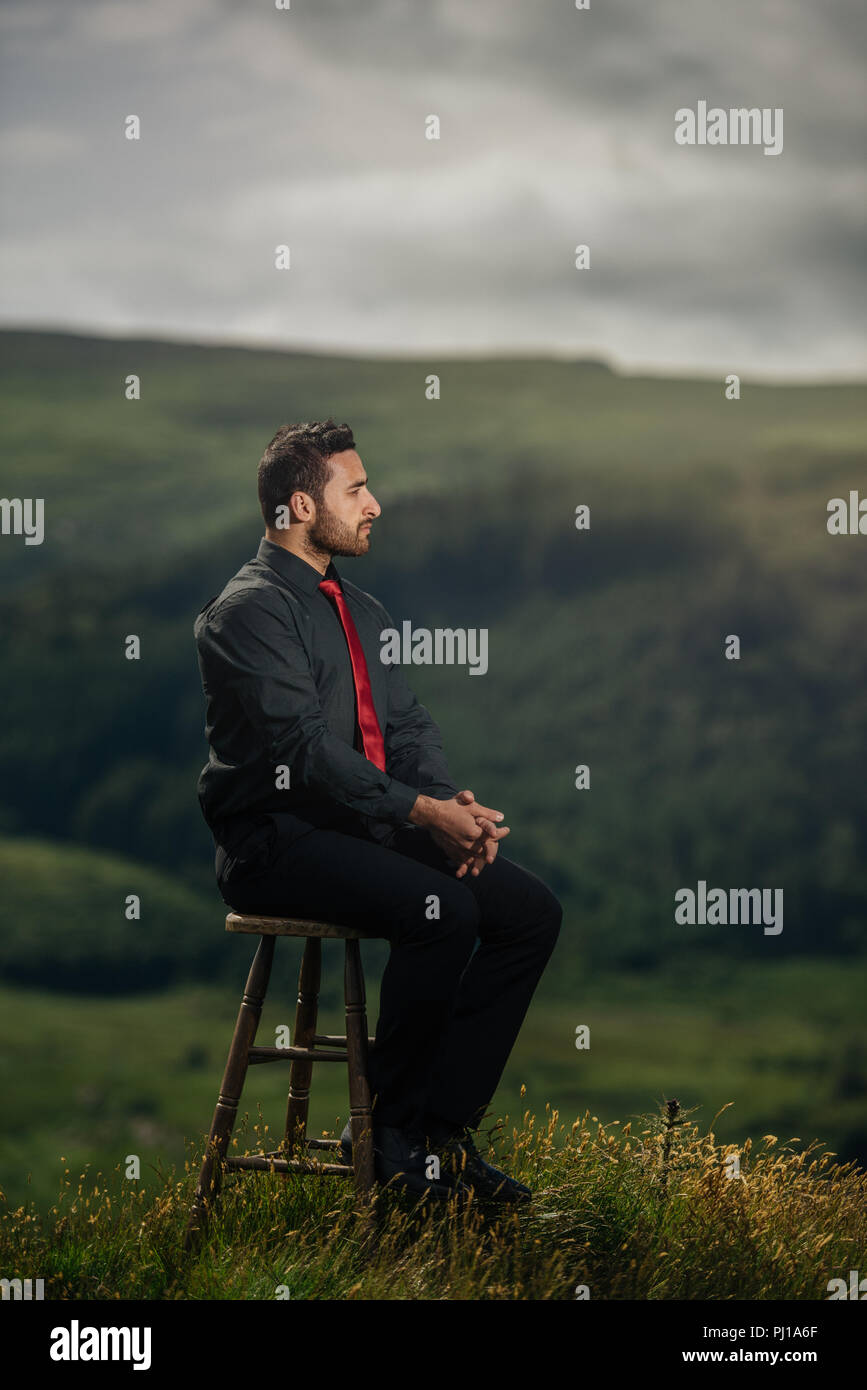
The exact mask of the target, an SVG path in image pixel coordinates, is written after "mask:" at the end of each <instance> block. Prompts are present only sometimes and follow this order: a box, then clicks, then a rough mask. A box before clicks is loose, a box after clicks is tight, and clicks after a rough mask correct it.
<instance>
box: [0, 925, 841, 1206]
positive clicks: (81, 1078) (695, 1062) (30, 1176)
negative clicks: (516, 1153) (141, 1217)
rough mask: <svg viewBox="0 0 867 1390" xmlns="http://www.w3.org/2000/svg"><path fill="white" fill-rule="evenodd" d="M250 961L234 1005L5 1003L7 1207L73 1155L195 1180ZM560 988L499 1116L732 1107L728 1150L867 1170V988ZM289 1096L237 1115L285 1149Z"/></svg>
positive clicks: (322, 1089) (338, 1102)
mask: <svg viewBox="0 0 867 1390" xmlns="http://www.w3.org/2000/svg"><path fill="white" fill-rule="evenodd" d="M364 949H365V953H367V952H368V946H367V944H366V945H365V948H364ZM373 950H374V944H373V943H371V947H370V951H371V960H372V953H373ZM248 954H252V952H251V951H250V952H248V951H246V950H239V952H238V979H237V984H236V986H234V987H229V986H226V985H219V986H217V985H208V986H202V985H200V986H195V987H182V988H177V989H172V990H167V991H163V992H160V993H157V994H143V995H134V996H130V997H125V998H117V999H112V998H101V999H93V998H82V997H68V996H62V995H57V994H52V993H49V992H43V991H39V992H37V991H27V990H22V989H12V988H0V1084H2V1086H3V1088H4V1093H5V1094H6V1096H7V1099H8V1103H9V1107H10V1109H9V1113H10V1116H11V1117H13V1119H12V1122H11V1123H10V1125H9V1126H8V1127H7V1129H6V1130H5V1132H4V1133H3V1134H0V1187H2V1188H3V1190H4V1191H5V1192H6V1194H7V1197H8V1200H9V1202H10V1203H12V1204H15V1205H17V1204H18V1203H20V1202H25V1201H28V1202H31V1203H33V1204H34V1205H35V1206H37V1207H38V1208H39V1209H40V1210H41V1211H43V1212H45V1211H47V1210H48V1209H49V1208H50V1206H51V1204H52V1203H53V1201H54V1200H55V1197H56V1193H57V1185H58V1182H59V1180H60V1175H61V1172H62V1168H63V1164H61V1162H60V1156H61V1155H62V1154H63V1155H65V1156H66V1160H67V1162H68V1164H69V1166H70V1167H71V1168H72V1169H73V1171H75V1172H78V1171H79V1170H81V1169H82V1168H84V1166H85V1165H87V1164H89V1165H90V1166H91V1169H92V1170H93V1171H96V1170H97V1169H102V1170H103V1171H104V1172H111V1171H112V1170H113V1168H114V1166H115V1165H116V1164H117V1163H118V1162H119V1161H121V1160H125V1159H126V1156H127V1155H128V1154H130V1153H132V1154H136V1155H138V1156H139V1157H140V1159H141V1163H142V1168H143V1170H144V1172H145V1173H148V1172H151V1171H152V1166H157V1167H159V1166H160V1165H165V1164H170V1163H174V1164H180V1163H182V1162H183V1159H184V1155H185V1149H184V1142H185V1140H191V1141H195V1140H196V1139H198V1138H200V1137H201V1136H202V1135H203V1134H204V1133H206V1132H207V1129H208V1126H209V1124H210V1120H211V1115H212V1113H213V1107H214V1102H215V1100H216V1095H217V1090H218V1088H219V1084H220V1077H221V1075H222V1070H223V1066H224V1064H225V1059H226V1051H227V1049H228V1045H229V1040H230V1038H231V1034H232V1028H233V1026H234V1020H235V1015H236V1013H237V1007H238V1002H239V999H240V991H241V987H242V984H243V978H244V975H245V973H246V968H247V965H248V964H249V961H248V959H247V956H248ZM324 955H325V968H324V972H323V991H324V996H323V1012H322V1024H323V1028H324V1031H326V1032H342V1031H343V1025H342V1022H341V1014H340V1010H339V1007H338V1006H337V1004H336V1002H335V1001H336V999H337V997H338V992H339V990H340V989H341V988H342V979H341V969H342V967H341V960H340V956H341V953H340V952H328V951H326V952H325V953H324ZM367 959H368V958H367V954H366V955H365V960H366V962H367ZM297 967H298V953H297V952H292V951H291V950H290V951H287V952H285V953H283V955H278V959H277V961H276V962H275V966H274V973H273V976H272V981H271V988H270V990H269V993H268V998H267V1000H266V1003H265V1009H264V1011H263V1015H262V1021H261V1024H260V1028H259V1033H258V1039H259V1041H260V1042H265V1043H267V1042H270V1041H272V1040H273V1039H274V1038H275V1029H276V1027H277V1026H278V1025H283V1024H289V1025H290V1027H291V1025H292V1023H293V1018H294V997H295V975H296V971H297ZM366 974H367V979H368V1007H369V1019H370V1024H371V1027H373V1026H374V1024H375V1019H376V982H377V978H378V975H377V971H376V970H375V969H372V968H370V966H369V963H367V964H366ZM554 983H555V982H554V981H553V980H552V981H551V982H550V983H549V982H547V981H543V986H542V987H541V988H540V991H539V993H538V996H537V997H536V999H535V1000H534V1002H533V1004H532V1005H531V1008H530V1011H529V1014H528V1016H527V1019H526V1020H525V1023H524V1025H523V1027H522V1029H521V1033H520V1035H519V1037H518V1041H517V1044H516V1046H515V1048H514V1050H513V1053H512V1056H511V1057H510V1059H509V1061H508V1063H507V1066H506V1070H505V1072H504V1075H503V1078H502V1081H501V1083H500V1086H499V1087H498V1089H497V1092H496V1094H495V1096H494V1098H493V1101H492V1108H493V1109H495V1110H496V1111H497V1112H498V1113H504V1112H509V1113H511V1114H515V1113H516V1112H517V1110H518V1108H519V1107H521V1108H523V1107H522V1102H521V1094H522V1087H524V1088H525V1092H524V1094H525V1095H526V1104H528V1105H530V1106H531V1107H532V1108H534V1109H535V1110H537V1111H541V1110H543V1109H544V1105H545V1101H546V1100H548V1099H550V1101H551V1103H552V1104H553V1105H555V1106H557V1107H558V1108H559V1110H560V1113H561V1114H567V1113H572V1114H580V1113H582V1112H583V1110H584V1108H585V1107H587V1106H589V1107H590V1108H591V1110H592V1112H593V1113H594V1114H598V1115H599V1116H600V1118H601V1119H602V1120H603V1122H605V1123H606V1124H608V1123H609V1121H611V1120H613V1119H614V1118H615V1117H617V1116H620V1117H622V1119H623V1120H624V1121H628V1120H629V1119H630V1118H632V1117H634V1116H635V1115H637V1114H639V1113H640V1112H641V1111H643V1110H646V1109H647V1108H648V1106H652V1105H653V1104H654V1103H655V1102H656V1101H657V1100H658V1099H659V1098H660V1097H661V1095H662V1093H663V1091H665V1093H667V1094H668V1095H669V1096H671V1095H675V1096H678V1097H679V1098H680V1100H681V1102H682V1103H683V1105H684V1106H687V1107H692V1106H693V1105H695V1104H697V1103H698V1102H699V1101H700V1102H702V1104H703V1106H704V1107H705V1108H704V1109H702V1110H701V1111H700V1112H698V1118H700V1119H705V1118H706V1117H708V1116H710V1115H712V1114H713V1113H714V1112H715V1111H716V1110H717V1109H719V1107H720V1106H721V1105H724V1104H725V1103H726V1102H732V1104H731V1106H730V1108H729V1109H728V1110H727V1111H726V1112H725V1113H724V1115H723V1116H722V1117H721V1119H720V1121H719V1125H718V1132H719V1134H720V1137H721V1138H722V1139H723V1140H727V1141H730V1142H733V1143H741V1142H743V1140H744V1139H745V1137H746V1135H747V1134H750V1133H756V1132H760V1133H765V1132H767V1131H768V1130H773V1131H774V1132H776V1133H778V1134H781V1133H788V1134H800V1135H802V1136H804V1135H810V1136H811V1137H812V1136H818V1137H819V1138H820V1139H821V1142H822V1143H823V1145H825V1146H826V1147H828V1148H829V1149H833V1150H835V1151H836V1154H837V1155H838V1157H839V1158H840V1159H841V1160H846V1159H850V1158H857V1159H858V1161H859V1162H860V1163H862V1164H864V1163H865V1151H864V1147H863V1138H864V1135H863V1130H864V1120H863V1116H864V1095H865V1093H867V1051H865V1037H864V1030H863V1025H862V1024H860V1023H859V1022H858V1020H860V1018H861V1014H862V1012H863V1011H862V1010H861V1009H860V999H861V996H862V994H863V971H861V970H857V969H854V968H853V967H852V966H851V965H850V966H847V965H846V964H845V963H837V962H830V961H821V960H812V961H809V960H807V961H799V960H790V961H780V962H778V963H777V964H776V965H765V966H762V967H757V966H754V965H751V964H750V963H748V962H742V963H741V964H740V965H739V966H736V964H735V962H733V961H731V960H724V961H720V962H716V963H714V962H712V961H706V962H704V963H702V962H699V961H693V962H692V963H691V964H689V963H688V962H686V961H684V962H683V968H682V971H677V970H674V969H672V970H669V971H665V972H659V973H657V974H654V975H647V976H641V975H636V974H617V975H608V976H595V977H594V976H590V977H588V979H587V980H586V981H585V982H584V983H583V984H581V985H580V987H579V986H577V985H573V986H570V987H569V990H568V995H569V999H564V998H563V997H562V996H560V997H558V995H557V994H555V993H554V992H553V989H552V985H553V984H554ZM326 1000H330V1001H331V1002H330V1003H326ZM844 1020H847V1021H848V1022H845V1024H844ZM581 1023H585V1024H588V1025H589V1026H590V1030H591V1032H590V1041H591V1045H590V1048H589V1050H588V1051H578V1050H577V1049H576V1048H575V1027H576V1025H577V1024H581ZM846 1038H849V1040H850V1041H849V1043H848V1044H846ZM22 1040H27V1046H22ZM287 1081H288V1076H287V1073H286V1070H285V1068H283V1067H280V1066H270V1067H256V1068H254V1069H253V1070H251V1072H250V1073H249V1075H248V1079H247V1083H246V1086H245V1089H244V1093H243V1097H242V1103H241V1112H242V1114H243V1113H244V1112H245V1111H249V1113H250V1114H251V1115H252V1116H253V1118H254V1119H255V1118H256V1115H257V1103H258V1104H261V1107H262V1111H263V1116H264V1122H266V1123H269V1124H270V1125H271V1132H272V1133H277V1132H279V1131H280V1130H281V1128H282V1122H283V1118H284V1115H285V1104H286V1086H287ZM346 1114H347V1095H346V1076H345V1072H344V1070H343V1068H341V1067H327V1066H326V1067H320V1068H319V1069H318V1070H317V1072H316V1075H315V1077H314V1084H313V1091H312V1100H311V1111H310V1121H311V1132H318V1131H319V1130H320V1129H329V1130H331V1129H333V1128H335V1127H337V1129H338V1132H339V1129H340V1128H341V1127H342V1125H343V1122H344V1120H345V1118H346ZM859 1136H861V1137H860V1138H859Z"/></svg>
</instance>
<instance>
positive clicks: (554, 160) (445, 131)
mask: <svg viewBox="0 0 867 1390" xmlns="http://www.w3.org/2000/svg"><path fill="white" fill-rule="evenodd" d="M864 13H865V6H864V5H863V3H862V0H726V3H722V0H715V3H710V0H677V2H675V0H591V8H590V10H589V11H586V12H584V11H578V10H576V9H575V8H574V0H521V2H520V3H519V0H404V2H403V3H399V2H398V0H342V2H341V3H337V0H292V4H291V9H290V10H288V11H279V10H277V9H276V8H275V7H274V4H273V0H138V3H127V0H0V44H2V72H0V91H2V99H0V100H2V134H0V171H2V220H0V256H2V282H3V284H2V302H0V321H2V322H3V323H4V324H5V325H7V326H8V325H15V326H23V325H29V326H36V325H38V326H44V327H55V328H65V329H74V330H76V331H85V332H91V331H92V332H97V333H108V334H112V335H126V334H144V335H147V336H157V337H171V338H183V339H192V340H196V341H202V342H242V343H246V344H259V343H262V344H276V345H281V346H292V347H313V348H315V349H317V350H320V351H326V350H331V349H334V350H339V351H349V352H352V353H356V352H360V353H389V354H393V353H402V352H407V353H410V354H413V355H419V354H424V353H430V354H431V355H435V354H438V353H439V354H446V353H448V354H464V353H467V354H476V353H485V352H488V351H494V352H499V353H509V354H514V353H543V354H550V353H553V354H557V355H561V354H562V355H567V356H592V357H596V358H600V357H601V358H605V359H607V360H608V361H610V362H611V363H612V365H614V366H616V367H619V368H621V369H623V370H631V371H635V370H644V369H647V370H650V371H654V372H657V371H665V372H667V371H688V372H690V373H701V374H703V375H705V374H710V373H718V372H728V371H735V372H740V373H745V374H751V375H752V376H753V377H764V378H769V379H770V378H795V379H810V378H813V379H829V378H835V377H840V378H849V379H851V378H853V377H859V376H862V375H864V374H865V367H867V353H865V332H864V323H865V315H864V304H865V301H864V293H863V290H864V282H865V273H864V221H865V218H864V209H865V178H864V150H865V146H867V142H865V130H864V125H865V78H864V67H865V58H867V45H865V20H864ZM699 100H705V101H707V102H708V104H709V105H710V106H721V107H724V108H726V109H728V108H730V107H737V106H756V107H760V108H764V107H768V108H776V107H782V108H783V111H784V123H783V151H782V153H781V154H779V155H777V156H769V155H765V154H764V153H763V150H762V148H761V147H760V146H759V147H755V146H739V147H733V146H729V147H725V146H717V147H712V146H704V147H698V146H696V147H683V146H679V145H677V144H676V143H675V140H674V128H675V118H674V113H675V111H676V110H677V109H678V108H679V107H684V106H690V107H693V108H694V107H695V106H696V104H697V102H698V101H699ZM131 113H134V114H135V115H137V116H139V117H140V118H141V124H142V135H141V140H140V141H138V142H131V141H128V140H126V139H125V138H124V133H123V125H124V119H125V117H126V116H127V115H129V114H131ZM430 114H436V115H437V116H438V117H439V119H440V122H441V138H440V140H439V141H431V140H427V139H425V118H426V117H427V116H428V115H430ZM280 243H287V244H288V245H289V247H290V249H291V269H290V270H288V271H278V270H276V269H275V268H274V248H275V247H276V246H277V245H278V244H280ZM578 243H586V244H588V245H589V247H590V269H589V270H585V271H578V270H576V269H575V268H574V248H575V246H576V245H577V244H578Z"/></svg>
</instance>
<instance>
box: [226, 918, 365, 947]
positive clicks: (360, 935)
mask: <svg viewBox="0 0 867 1390" xmlns="http://www.w3.org/2000/svg"><path fill="white" fill-rule="evenodd" d="M226 931H237V932H249V933H251V934H252V935H255V936H306V937H310V936H319V937H333V938H335V939H336V940H340V941H362V940H364V938H365V937H366V936H376V935H377V933H376V931H375V930H374V931H364V930H363V929H362V928H360V927H340V926H337V924H336V923H334V922H308V921H307V920H306V919H305V918H303V917H256V916H251V915H250V914H249V913H246V912H230V913H229V915H228V917H227V918H226Z"/></svg>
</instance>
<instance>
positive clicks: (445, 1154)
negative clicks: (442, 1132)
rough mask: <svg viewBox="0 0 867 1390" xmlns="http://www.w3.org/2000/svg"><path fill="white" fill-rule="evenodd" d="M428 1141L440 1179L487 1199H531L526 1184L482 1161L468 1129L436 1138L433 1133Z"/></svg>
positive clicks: (519, 1200)
mask: <svg viewBox="0 0 867 1390" xmlns="http://www.w3.org/2000/svg"><path fill="white" fill-rule="evenodd" d="M430 1142H431V1150H432V1152H433V1153H436V1154H438V1155H439V1157H440V1159H441V1170H440V1182H444V1183H455V1182H456V1183H458V1184H460V1186H462V1187H471V1188H474V1189H475V1193H476V1196H477V1197H479V1198H482V1199H487V1200H490V1201H495V1202H529V1201H532V1198H533V1194H532V1192H531V1191H530V1189H529V1187H525V1186H524V1184H523V1183H522V1182H518V1179H517V1178H510V1177H509V1175H508V1173H503V1172H502V1171H501V1170H500V1169H499V1168H495V1167H494V1166H493V1164H491V1163H486V1162H485V1160H484V1159H483V1158H482V1155H481V1154H480V1153H479V1151H478V1149H477V1148H476V1145H475V1142H474V1140H473V1136H472V1133H471V1131H470V1130H469V1129H463V1130H460V1131H458V1133H457V1134H454V1135H452V1136H451V1137H450V1138H444V1139H442V1140H441V1141H440V1142H437V1139H436V1136H433V1137H432V1138H431V1141H430Z"/></svg>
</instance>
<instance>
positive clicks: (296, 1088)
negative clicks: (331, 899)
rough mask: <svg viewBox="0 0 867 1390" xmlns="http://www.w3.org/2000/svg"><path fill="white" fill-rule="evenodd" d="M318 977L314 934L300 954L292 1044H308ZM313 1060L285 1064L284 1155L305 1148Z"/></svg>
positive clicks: (316, 1008)
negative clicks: (287, 1072) (287, 1083)
mask: <svg viewBox="0 0 867 1390" xmlns="http://www.w3.org/2000/svg"><path fill="white" fill-rule="evenodd" d="M321 976H322V942H321V940H320V939H319V937H318V936H308V938H307V943H306V945H305V947H304V955H303V956H302V957H301V970H300V973H299V975H298V1003H297V1005H296V1008H295V1032H294V1034H293V1037H292V1044H293V1046H294V1047H312V1046H313V1038H314V1036H315V1033H316V1020H317V1017H318V1013H319V986H320V980H321ZM312 1076H313V1063H312V1062H305V1061H301V1060H297V1061H294V1062H290V1064H289V1100H288V1104H287V1106H286V1138H285V1142H284V1147H285V1151H286V1154H287V1156H288V1155H289V1154H292V1153H294V1152H295V1150H296V1149H297V1148H301V1149H304V1148H305V1140H306V1137H307V1110H308V1107H309V1104H310V1081H311V1078H312Z"/></svg>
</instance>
